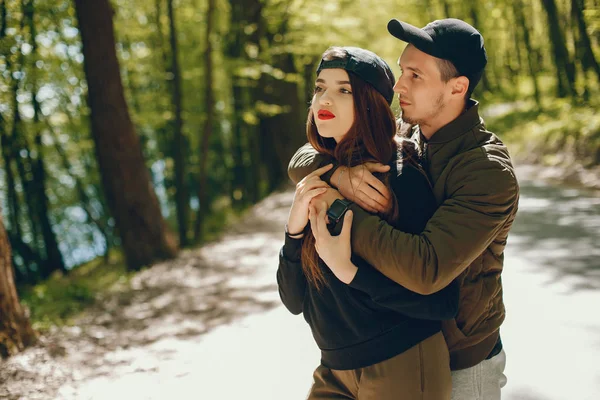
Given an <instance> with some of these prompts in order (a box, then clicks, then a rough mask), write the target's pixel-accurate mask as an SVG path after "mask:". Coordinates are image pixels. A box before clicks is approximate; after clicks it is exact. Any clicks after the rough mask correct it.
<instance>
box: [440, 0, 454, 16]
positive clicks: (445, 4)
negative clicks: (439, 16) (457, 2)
mask: <svg viewBox="0 0 600 400" xmlns="http://www.w3.org/2000/svg"><path fill="white" fill-rule="evenodd" d="M442 7H443V8H444V17H445V18H452V10H451V9H450V3H449V0H442Z"/></svg>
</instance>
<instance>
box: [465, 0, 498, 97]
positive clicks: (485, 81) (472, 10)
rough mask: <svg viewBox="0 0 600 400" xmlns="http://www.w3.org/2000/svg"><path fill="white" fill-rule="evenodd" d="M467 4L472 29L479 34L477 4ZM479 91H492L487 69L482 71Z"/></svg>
mask: <svg viewBox="0 0 600 400" xmlns="http://www.w3.org/2000/svg"><path fill="white" fill-rule="evenodd" d="M469 4H470V6H469V14H470V16H471V20H472V21H473V27H474V28H475V29H477V30H478V31H480V32H481V26H480V25H479V14H478V12H477V2H475V1H472V2H469ZM481 89H482V90H485V91H488V92H489V91H492V90H493V88H492V85H491V83H490V79H489V76H488V69H484V70H483V75H482V76H481Z"/></svg>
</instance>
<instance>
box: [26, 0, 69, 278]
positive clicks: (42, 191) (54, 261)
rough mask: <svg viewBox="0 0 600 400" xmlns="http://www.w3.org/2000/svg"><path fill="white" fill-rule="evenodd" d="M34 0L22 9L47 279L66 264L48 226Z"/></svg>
mask: <svg viewBox="0 0 600 400" xmlns="http://www.w3.org/2000/svg"><path fill="white" fill-rule="evenodd" d="M33 1H34V0H29V1H28V2H27V3H25V2H24V3H23V6H24V10H23V11H24V13H23V14H24V18H26V20H27V23H28V25H29V35H30V42H31V49H32V50H31V55H30V57H31V64H32V68H31V74H32V79H31V82H30V84H31V102H32V105H33V123H34V129H35V131H36V132H35V146H36V156H35V158H33V157H32V158H33V160H32V166H31V167H32V172H33V180H32V186H33V188H34V191H35V194H36V199H37V201H36V212H37V217H38V220H39V223H40V228H41V234H42V239H43V242H44V248H45V250H46V260H45V264H46V267H45V268H43V271H44V272H45V276H44V277H47V276H49V274H50V273H51V272H53V271H55V270H60V271H63V272H65V271H66V267H65V262H64V260H63V256H62V254H61V252H60V249H59V247H58V241H57V240H56V234H55V233H54V230H53V229H52V224H51V223H50V207H49V205H50V201H49V200H48V195H47V188H46V166H45V164H44V158H43V154H44V148H43V147H44V146H43V145H42V126H41V123H40V122H41V121H40V116H41V115H42V110H41V107H40V103H39V102H38V100H37V91H38V89H37V88H38V82H37V74H36V67H35V63H36V61H37V57H38V46H37V40H36V36H37V34H36V29H35V20H34V3H33Z"/></svg>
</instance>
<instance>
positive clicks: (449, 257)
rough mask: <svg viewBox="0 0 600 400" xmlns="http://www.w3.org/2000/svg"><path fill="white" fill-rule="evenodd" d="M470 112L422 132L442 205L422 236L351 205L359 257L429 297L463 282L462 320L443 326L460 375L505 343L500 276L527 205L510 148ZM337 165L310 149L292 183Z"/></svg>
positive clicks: (298, 160) (293, 170)
mask: <svg viewBox="0 0 600 400" xmlns="http://www.w3.org/2000/svg"><path fill="white" fill-rule="evenodd" d="M469 105H470V108H469V109H468V110H467V111H466V112H465V113H463V114H462V115H460V116H459V117H458V118H457V119H455V120H454V121H452V122H450V123H449V124H448V125H446V126H444V127H443V128H441V129H440V130H439V131H437V132H436V133H435V134H434V135H433V136H432V137H431V139H430V140H429V141H427V142H426V141H425V139H424V137H423V136H422V135H421V134H420V131H419V129H418V128H416V129H415V130H414V136H413V138H414V139H416V140H417V141H418V142H419V146H421V148H422V149H423V151H424V164H425V165H424V166H425V170H426V171H427V173H428V175H429V178H430V181H431V183H432V185H433V191H434V195H435V197H436V200H437V203H438V209H437V211H436V212H435V213H434V215H433V216H432V217H431V219H430V220H429V222H428V223H427V225H426V226H425V230H424V231H423V233H422V234H420V235H413V234H409V233H404V232H402V231H399V230H396V229H394V228H393V227H392V226H390V225H388V224H387V223H386V222H385V221H383V220H382V219H381V218H379V216H377V215H372V214H370V213H368V212H366V211H364V210H362V209H361V208H360V207H358V206H357V205H355V204H353V205H352V206H351V209H352V210H353V212H354V218H353V224H352V250H353V252H355V253H357V254H358V255H359V256H360V257H362V258H364V259H365V260H366V261H367V262H368V263H369V264H371V265H373V266H375V267H376V268H377V269H378V270H380V271H381V272H382V273H383V274H384V275H386V276H388V277H389V278H390V279H392V280H394V281H396V282H397V283H399V284H401V285H402V286H404V287H406V288H408V289H410V290H412V291H414V292H417V293H421V294H431V293H435V292H437V291H439V290H440V289H442V288H444V287H445V286H447V285H448V284H449V283H450V282H452V281H453V280H454V279H455V278H458V279H459V281H460V282H461V289H460V303H459V310H458V315H457V317H456V319H454V320H450V321H445V322H444V325H443V331H444V336H445V338H446V342H447V344H448V348H449V350H450V364H451V368H452V369H453V370H457V369H463V368H469V367H471V366H474V365H476V364H478V363H480V362H481V361H482V360H484V359H485V358H486V357H487V355H488V354H489V353H490V351H491V350H492V348H493V347H494V345H495V344H496V342H497V340H498V336H499V327H500V325H501V324H502V322H503V320H504V314H505V312H504V304H503V302H502V283H501V278H500V274H501V272H502V268H503V260H504V248H505V246H506V240H507V237H508V231H509V230H510V228H511V225H512V223H513V221H514V218H515V214H516V212H517V205H518V199H519V185H518V183H517V179H516V177H515V173H514V169H513V166H512V163H511V159H510V156H509V154H508V151H507V149H506V146H504V144H503V143H502V142H501V141H500V139H499V138H498V137H497V136H496V135H494V134H493V133H491V132H489V131H487V130H486V128H485V125H484V122H483V120H482V119H481V118H480V117H479V113H478V103H477V102H475V101H473V100H470V102H469ZM330 161H331V160H329V159H326V158H325V156H323V155H319V154H317V153H316V151H315V150H314V149H313V148H312V147H310V146H307V145H305V146H303V147H302V148H300V149H299V150H298V152H297V153H296V154H295V155H294V157H293V158H292V160H291V161H290V166H289V171H288V172H289V175H290V178H291V179H292V180H294V181H295V182H298V181H299V180H301V179H302V177H304V176H306V175H307V174H308V173H309V172H310V171H312V170H314V169H316V168H317V167H318V166H320V165H323V164H326V163H327V162H330ZM330 174H331V172H330V173H329V175H328V176H330ZM325 178H327V177H325ZM406 190H410V188H406ZM400 212H402V210H400Z"/></svg>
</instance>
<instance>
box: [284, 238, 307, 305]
mask: <svg viewBox="0 0 600 400" xmlns="http://www.w3.org/2000/svg"><path fill="white" fill-rule="evenodd" d="M301 250H302V239H292V238H290V237H288V236H287V235H286V237H285V243H284V245H283V247H282V248H281V250H280V251H279V268H277V286H278V287H279V297H280V298H281V301H282V302H283V304H284V305H285V307H286V308H287V309H288V310H290V312H291V313H292V314H294V315H298V314H300V313H301V312H302V310H303V306H304V296H305V294H306V289H307V288H306V285H307V281H306V276H304V272H302V264H301V263H300V254H301Z"/></svg>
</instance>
